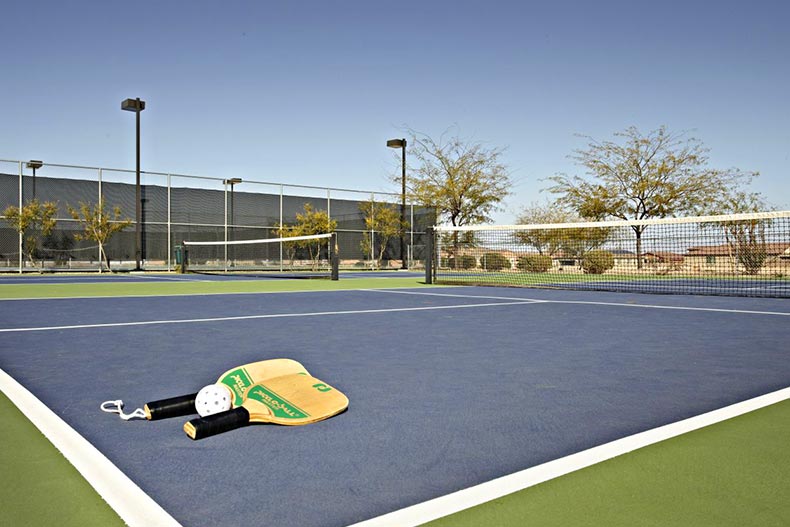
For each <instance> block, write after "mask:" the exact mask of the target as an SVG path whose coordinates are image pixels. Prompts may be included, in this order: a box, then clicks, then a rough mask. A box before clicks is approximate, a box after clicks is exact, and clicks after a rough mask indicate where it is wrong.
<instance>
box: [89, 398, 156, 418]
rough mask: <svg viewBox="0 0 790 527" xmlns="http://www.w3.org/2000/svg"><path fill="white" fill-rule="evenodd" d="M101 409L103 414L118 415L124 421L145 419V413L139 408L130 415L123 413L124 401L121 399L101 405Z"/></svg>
mask: <svg viewBox="0 0 790 527" xmlns="http://www.w3.org/2000/svg"><path fill="white" fill-rule="evenodd" d="M100 408H101V409H102V412H107V413H111V414H118V415H119V416H120V417H121V419H123V420H124V421H128V420H130V419H145V411H143V409H142V408H138V409H136V410H135V411H134V412H132V413H130V414H125V413H123V401H122V400H120V399H118V400H116V401H104V402H103V403H101V406H100Z"/></svg>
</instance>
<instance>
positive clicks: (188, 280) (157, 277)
mask: <svg viewBox="0 0 790 527" xmlns="http://www.w3.org/2000/svg"><path fill="white" fill-rule="evenodd" d="M129 278H135V277H134V276H130V277H129ZM144 278H145V280H133V282H135V283H143V284H144V283H145V282H147V281H148V280H170V281H171V282H220V280H204V279H198V278H178V277H175V276H152V275H148V276H145V277H144ZM237 281H241V280H237ZM91 283H92V284H98V283H101V282H91Z"/></svg>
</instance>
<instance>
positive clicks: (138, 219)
mask: <svg viewBox="0 0 790 527" xmlns="http://www.w3.org/2000/svg"><path fill="white" fill-rule="evenodd" d="M121 110H125V111H127V112H134V113H135V114H136V117H137V119H136V125H137V126H136V130H137V134H136V135H137V155H136V157H137V169H136V170H135V174H136V177H135V183H134V202H135V227H134V228H135V237H134V262H135V264H134V270H135V271H140V270H142V267H141V266H140V259H141V256H142V255H141V247H142V245H143V230H142V223H143V221H142V220H143V218H142V216H143V202H142V200H141V197H142V196H141V190H140V112H142V111H143V110H145V101H141V100H140V98H139V97H137V98H136V99H126V100H124V101H122V102H121Z"/></svg>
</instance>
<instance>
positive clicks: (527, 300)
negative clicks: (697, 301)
mask: <svg viewBox="0 0 790 527" xmlns="http://www.w3.org/2000/svg"><path fill="white" fill-rule="evenodd" d="M360 291H367V292H370V293H394V294H399V295H429V296H453V297H456V298H485V299H489V300H521V303H523V304H530V303H534V304H576V305H585V306H610V307H638V308H643V309H670V310H678V311H709V312H712V313H737V314H742V315H773V316H779V317H790V312H785V311H754V310H749V309H725V308H718V307H691V306H662V305H656V304H627V303H623V302H588V301H583V300H541V299H537V298H518V297H507V296H476V295H454V294H452V295H451V294H445V293H428V292H422V291H395V290H391V289H360ZM516 303H518V302H516Z"/></svg>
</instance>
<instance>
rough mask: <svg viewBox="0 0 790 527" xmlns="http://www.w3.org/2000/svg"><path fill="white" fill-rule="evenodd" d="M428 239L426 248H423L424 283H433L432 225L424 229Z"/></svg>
mask: <svg viewBox="0 0 790 527" xmlns="http://www.w3.org/2000/svg"><path fill="white" fill-rule="evenodd" d="M426 231H427V235H428V240H427V242H426V249H425V252H426V254H425V283H426V284H432V283H433V236H434V234H433V227H428V228H427V229H426Z"/></svg>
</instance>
